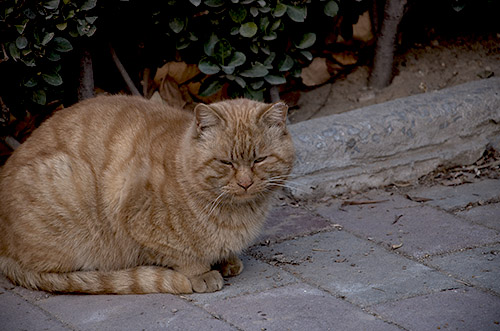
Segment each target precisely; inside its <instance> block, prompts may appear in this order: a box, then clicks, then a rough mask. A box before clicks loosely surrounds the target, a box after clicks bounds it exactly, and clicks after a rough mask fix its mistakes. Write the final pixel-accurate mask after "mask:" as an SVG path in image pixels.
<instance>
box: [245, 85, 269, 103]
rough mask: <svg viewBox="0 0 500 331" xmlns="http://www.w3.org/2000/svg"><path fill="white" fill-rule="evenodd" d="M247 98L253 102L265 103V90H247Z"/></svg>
mask: <svg viewBox="0 0 500 331" xmlns="http://www.w3.org/2000/svg"><path fill="white" fill-rule="evenodd" d="M244 95H245V98H247V99H252V100H257V101H264V90H258V91H256V90H253V89H251V88H248V87H247V88H246V89H245V92H244Z"/></svg>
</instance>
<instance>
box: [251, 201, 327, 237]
mask: <svg viewBox="0 0 500 331" xmlns="http://www.w3.org/2000/svg"><path fill="white" fill-rule="evenodd" d="M331 227H332V225H331V223H330V222H328V221H327V220H325V219H324V218H323V217H320V216H317V215H314V214H312V213H311V212H309V211H308V210H307V209H305V208H301V207H298V206H297V207H294V206H290V205H285V206H277V207H275V208H273V209H272V210H271V212H270V213H269V216H268V218H267V220H266V223H265V225H264V229H263V230H262V233H261V235H260V236H259V240H258V242H266V241H271V242H273V241H277V240H280V239H285V238H291V237H294V236H299V235H304V234H308V233H311V232H317V231H320V230H323V229H328V228H331Z"/></svg>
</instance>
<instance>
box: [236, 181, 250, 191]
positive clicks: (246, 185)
mask: <svg viewBox="0 0 500 331" xmlns="http://www.w3.org/2000/svg"><path fill="white" fill-rule="evenodd" d="M252 184H253V181H252V179H251V178H245V179H242V180H239V181H238V186H240V187H242V188H243V189H244V190H245V191H246V190H248V188H249V187H250V186H252Z"/></svg>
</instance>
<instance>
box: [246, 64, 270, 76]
mask: <svg viewBox="0 0 500 331" xmlns="http://www.w3.org/2000/svg"><path fill="white" fill-rule="evenodd" d="M268 73H269V71H268V70H267V68H266V67H265V66H264V65H263V64H262V63H259V62H256V63H255V64H254V65H253V66H252V67H251V68H250V69H247V70H245V71H242V72H240V76H243V77H249V78H256V77H264V76H266V75H267V74H268Z"/></svg>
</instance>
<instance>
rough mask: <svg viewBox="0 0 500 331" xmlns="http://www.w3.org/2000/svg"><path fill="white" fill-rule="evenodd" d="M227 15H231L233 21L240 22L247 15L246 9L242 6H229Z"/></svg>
mask: <svg viewBox="0 0 500 331" xmlns="http://www.w3.org/2000/svg"><path fill="white" fill-rule="evenodd" d="M229 16H230V17H231V19H232V20H233V22H236V23H238V24H240V23H241V22H243V21H244V20H245V18H246V17H247V10H246V9H245V7H243V6H238V7H234V8H231V9H230V10H229Z"/></svg>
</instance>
